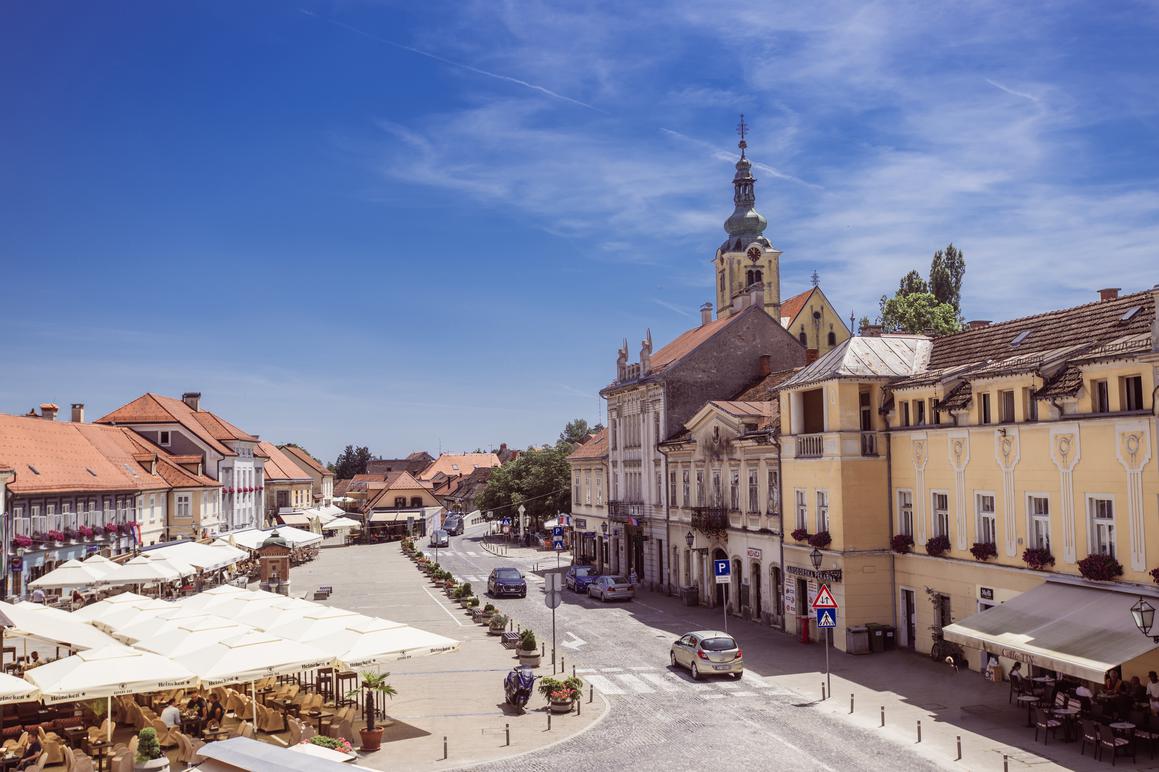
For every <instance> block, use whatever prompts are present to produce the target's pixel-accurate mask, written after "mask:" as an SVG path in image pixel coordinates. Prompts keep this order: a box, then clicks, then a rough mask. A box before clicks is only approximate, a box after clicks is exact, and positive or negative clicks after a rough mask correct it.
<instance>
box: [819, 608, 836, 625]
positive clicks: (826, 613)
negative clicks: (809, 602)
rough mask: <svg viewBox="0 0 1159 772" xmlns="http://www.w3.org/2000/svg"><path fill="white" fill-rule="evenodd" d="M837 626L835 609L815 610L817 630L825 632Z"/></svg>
mask: <svg viewBox="0 0 1159 772" xmlns="http://www.w3.org/2000/svg"><path fill="white" fill-rule="evenodd" d="M836 626H837V609H832V608H819V609H817V629H818V630H827V629H832V628H834V627H836Z"/></svg>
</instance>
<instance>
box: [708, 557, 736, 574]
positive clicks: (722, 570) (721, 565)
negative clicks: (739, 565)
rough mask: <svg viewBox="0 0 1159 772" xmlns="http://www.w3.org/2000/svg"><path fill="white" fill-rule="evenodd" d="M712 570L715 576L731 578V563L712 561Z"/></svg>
mask: <svg viewBox="0 0 1159 772" xmlns="http://www.w3.org/2000/svg"><path fill="white" fill-rule="evenodd" d="M712 570H713V573H714V574H715V575H716V576H731V575H732V563H731V562H730V561H728V560H714V561H712Z"/></svg>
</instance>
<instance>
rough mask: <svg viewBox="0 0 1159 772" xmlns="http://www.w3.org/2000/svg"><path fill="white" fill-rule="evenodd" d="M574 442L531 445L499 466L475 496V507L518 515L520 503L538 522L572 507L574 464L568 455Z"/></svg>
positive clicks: (500, 515) (534, 521) (510, 515)
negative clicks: (539, 445) (537, 446)
mask: <svg viewBox="0 0 1159 772" xmlns="http://www.w3.org/2000/svg"><path fill="white" fill-rule="evenodd" d="M570 452H571V446H569V445H564V444H562V443H561V444H559V445H556V446H555V447H545V448H535V447H531V448H528V449H527V450H526V451H525V452H523V453H521V454H520V455H519V458H517V459H515V460H514V461H512V462H511V463H509V464H506V465H504V466H501V467H498V468H496V469H495V470H494V471H492V472H491V476H490V477H489V478H488V479H487V485H486V487H485V488H483V491H482V492H481V493H480V494H479V495H478V496H476V497H475V507H476V508H477V509H480V510H482V511H483V512H491V513H492V516H493V517H494V518H495V519H499V518H502V517H512V518H514V517H516V516H517V515H518V510H519V505H520V504H523V505H524V506H525V507H527V516H528V518H529V520H530V521H531V522H532V523H533V524H534V525H536V526H538V525H540V524H542V521H543V520H544V519H546V518H551V517H555V515H556V514H558V513H559V512H569V511H570V510H571V468H570V467H569V466H568V463H567V456H568V454H569V453H570Z"/></svg>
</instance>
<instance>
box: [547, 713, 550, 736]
mask: <svg viewBox="0 0 1159 772" xmlns="http://www.w3.org/2000/svg"><path fill="white" fill-rule="evenodd" d="M547 731H549V732H550V731H551V711H550V710H549V711H547Z"/></svg>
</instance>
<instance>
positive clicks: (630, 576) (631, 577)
mask: <svg viewBox="0 0 1159 772" xmlns="http://www.w3.org/2000/svg"><path fill="white" fill-rule="evenodd" d="M638 581H639V577H638V576H636V569H634V568H633V569H632V570H631V571H630V572H629V573H628V584H630V585H632V589H633V590H635V589H636V582H638Z"/></svg>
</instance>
